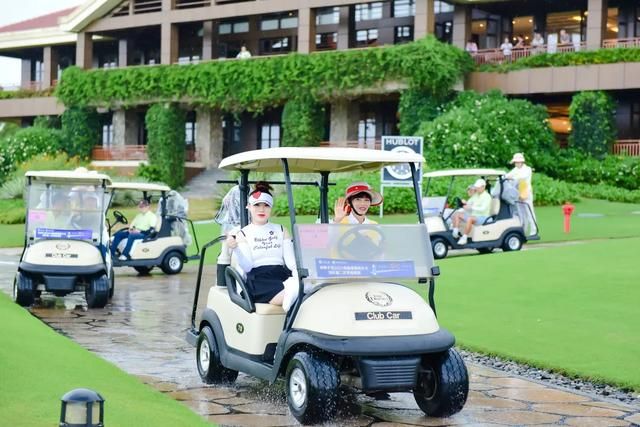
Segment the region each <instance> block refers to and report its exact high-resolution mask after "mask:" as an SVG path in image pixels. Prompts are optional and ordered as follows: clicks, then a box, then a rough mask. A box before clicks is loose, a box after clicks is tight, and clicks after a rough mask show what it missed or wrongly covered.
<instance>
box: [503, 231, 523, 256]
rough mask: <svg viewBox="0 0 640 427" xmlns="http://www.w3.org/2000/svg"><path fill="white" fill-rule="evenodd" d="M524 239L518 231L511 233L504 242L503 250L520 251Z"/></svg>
mask: <svg viewBox="0 0 640 427" xmlns="http://www.w3.org/2000/svg"><path fill="white" fill-rule="evenodd" d="M522 244H523V239H522V236H520V235H519V234H518V233H509V234H507V237H505V238H504V242H503V243H502V250H503V251H505V252H510V251H519V250H520V249H522Z"/></svg>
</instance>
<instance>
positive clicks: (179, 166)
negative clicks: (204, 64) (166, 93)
mask: <svg viewBox="0 0 640 427" xmlns="http://www.w3.org/2000/svg"><path fill="white" fill-rule="evenodd" d="M185 119H186V114H185V112H184V111H183V110H181V109H180V108H179V107H178V106H176V105H175V104H154V105H152V106H151V108H149V111H147V115H146V117H145V122H146V125H147V131H148V137H149V142H148V144H147V154H148V155H149V166H151V167H153V168H156V170H157V172H158V173H159V175H160V180H161V181H162V182H166V183H167V185H169V186H170V187H172V188H179V187H181V186H182V184H184V150H185V132H184V126H185ZM154 173H155V172H154Z"/></svg>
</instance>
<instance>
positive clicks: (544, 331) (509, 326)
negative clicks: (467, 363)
mask: <svg viewBox="0 0 640 427" xmlns="http://www.w3.org/2000/svg"><path fill="white" fill-rule="evenodd" d="M638 253H640V238H632V239H626V240H625V243H624V247H623V246H622V245H621V244H620V242H619V241H615V240H603V241H594V242H584V243H579V244H571V245H566V246H558V247H553V248H544V249H539V250H529V251H522V252H512V253H503V254H493V255H484V256H470V257H457V258H456V257H454V258H448V259H445V260H442V261H440V262H438V265H440V268H441V271H442V276H441V278H439V279H438V281H437V285H436V286H437V291H436V303H437V309H438V314H439V320H440V322H441V324H442V325H443V326H444V327H446V328H448V329H449V330H451V331H452V332H453V333H454V334H455V335H456V338H457V340H458V342H459V343H460V344H461V345H463V346H464V347H467V348H469V349H472V350H475V351H480V352H483V353H489V354H496V355H500V356H503V357H506V358H509V359H513V360H518V361H523V362H526V363H530V364H532V365H535V366H540V367H543V368H547V369H551V370H554V371H559V372H562V373H565V374H568V375H572V376H580V377H585V378H589V379H592V380H596V381H602V382H607V383H613V384H617V385H619V386H622V387H628V388H633V389H635V390H640V370H639V369H637V367H638V360H640V339H639V338H638V337H639V335H638V331H640V313H639V312H638V308H637V306H638V301H640V286H638V284H639V279H640V276H639V275H638V269H637V263H638V261H637V254H638ZM541 266H544V269H543V270H542V269H541ZM425 292H426V291H425V290H424V287H423V288H422V289H421V290H420V293H421V294H422V295H424V294H425Z"/></svg>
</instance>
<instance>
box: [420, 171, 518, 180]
mask: <svg viewBox="0 0 640 427" xmlns="http://www.w3.org/2000/svg"><path fill="white" fill-rule="evenodd" d="M505 174H506V172H505V171H503V170H500V169H445V170H439V171H432V172H427V173H425V174H424V177H425V178H441V177H444V176H502V175H505Z"/></svg>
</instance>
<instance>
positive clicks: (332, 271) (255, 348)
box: [187, 148, 468, 424]
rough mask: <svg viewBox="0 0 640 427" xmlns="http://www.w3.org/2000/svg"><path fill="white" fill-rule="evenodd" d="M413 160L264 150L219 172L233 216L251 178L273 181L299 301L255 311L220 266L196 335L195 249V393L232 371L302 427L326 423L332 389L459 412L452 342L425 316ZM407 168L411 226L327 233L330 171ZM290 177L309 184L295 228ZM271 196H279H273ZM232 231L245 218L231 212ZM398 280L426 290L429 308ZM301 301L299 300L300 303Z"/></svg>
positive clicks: (459, 363) (463, 392) (431, 269)
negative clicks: (409, 398) (229, 188)
mask: <svg viewBox="0 0 640 427" xmlns="http://www.w3.org/2000/svg"><path fill="white" fill-rule="evenodd" d="M423 161H424V159H423V158H422V157H421V156H420V155H418V154H415V153H413V154H408V153H395V152H383V151H377V150H366V149H359V148H272V149H264V150H256V151H249V152H244V153H241V154H236V155H233V156H231V157H228V158H226V159H224V160H222V162H221V163H220V168H222V169H227V170H234V171H238V172H240V180H239V187H240V194H241V206H246V200H247V197H248V192H249V190H248V188H249V187H248V186H249V183H250V181H249V173H250V172H283V171H284V177H285V181H284V184H285V188H286V196H287V197H288V203H289V213H290V221H291V230H292V236H293V241H294V249H295V256H296V262H297V266H298V275H299V278H300V280H299V295H298V298H297V299H296V300H295V302H294V303H293V306H292V307H291V308H290V309H289V311H288V312H285V311H284V310H283V309H282V307H279V306H274V305H270V304H258V303H255V302H254V301H252V300H251V298H250V296H249V294H248V293H247V290H246V287H245V284H244V280H243V278H242V277H243V276H242V275H241V274H239V273H238V271H236V269H235V268H234V267H233V265H234V262H233V259H232V263H231V266H229V267H227V269H226V286H219V285H218V286H212V287H211V288H210V289H209V294H208V298H207V305H206V308H205V309H204V311H203V312H202V313H201V315H200V318H199V320H198V322H197V324H196V312H197V302H198V293H199V289H200V286H201V279H202V269H203V260H204V254H205V251H206V250H207V248H208V247H210V246H212V245H214V244H216V243H218V242H220V241H222V240H224V236H221V237H219V238H217V239H215V240H213V241H211V242H209V243H207V244H206V245H205V246H204V247H203V250H202V253H201V260H200V269H199V273H198V280H197V284H196V295H195V297H194V305H193V312H192V325H191V329H190V330H189V331H188V334H187V340H188V341H189V342H190V343H191V344H192V345H194V346H196V363H197V367H198V371H199V374H200V376H201V378H202V380H203V381H204V382H206V383H228V382H233V381H234V380H235V379H236V377H237V376H238V372H239V371H241V372H245V373H248V374H251V375H254V376H256V377H258V378H262V379H265V380H268V381H270V382H272V383H273V382H275V381H276V380H277V379H278V378H282V377H284V379H285V384H286V394H287V401H288V405H289V408H290V410H291V412H292V414H293V415H294V416H295V418H296V419H297V420H298V421H300V422H301V423H303V424H309V423H315V422H321V421H324V420H329V419H331V418H333V417H334V416H335V415H336V411H337V404H338V400H339V391H338V389H339V387H340V386H341V385H350V386H353V387H356V388H359V389H361V390H363V391H365V392H376V391H396V392H398V391H401V392H412V393H413V395H414V397H415V400H416V402H417V403H418V405H419V407H420V408H421V409H422V410H423V411H424V413H425V414H427V415H429V416H436V417H441V416H448V415H451V414H454V413H456V412H458V411H460V410H461V409H462V407H463V406H464V404H465V402H466V399H467V394H468V374H467V370H466V367H465V364H464V362H463V360H462V359H461V357H460V355H459V354H458V353H457V352H456V351H455V350H454V349H453V345H454V341H455V340H454V337H453V336H452V335H451V334H450V333H449V332H448V331H446V330H445V329H443V328H440V326H439V325H438V322H437V320H436V316H435V304H434V299H433V295H434V285H435V276H437V275H438V274H439V269H438V267H437V266H434V265H433V255H432V253H431V245H430V241H429V233H428V232H427V227H426V226H425V225H424V218H423V215H422V210H421V209H418V208H419V206H420V199H419V191H418V188H419V187H418V177H417V174H416V164H418V163H422V162H423ZM396 164H407V165H408V167H409V168H410V169H411V173H412V175H413V182H414V194H415V200H416V208H417V212H418V215H417V221H416V223H415V224H403V225H399V224H395V225H345V224H330V223H329V208H328V206H329V203H328V200H327V199H328V196H327V194H328V185H329V173H330V172H353V171H371V172H372V173H378V171H379V170H380V168H382V167H383V166H388V165H396ZM292 173H306V174H309V173H317V174H318V175H319V178H320V179H319V181H318V182H317V183H312V185H316V186H317V187H318V188H319V205H320V223H317V224H297V223H296V214H295V207H294V197H295V194H294V188H293V186H294V185H296V184H310V183H308V182H306V183H297V182H292V180H291V174H292ZM280 197H285V196H284V195H283V196H280ZM241 222H242V223H243V224H246V223H247V211H246V210H245V209H243V210H242V221H241ZM399 281H404V282H409V283H413V284H415V285H418V284H423V286H426V284H428V286H429V304H427V303H426V302H425V301H424V300H423V298H422V297H420V295H419V294H418V293H416V292H415V291H413V290H412V289H411V288H409V287H408V286H405V285H404V284H400V283H399ZM305 290H306V292H305Z"/></svg>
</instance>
